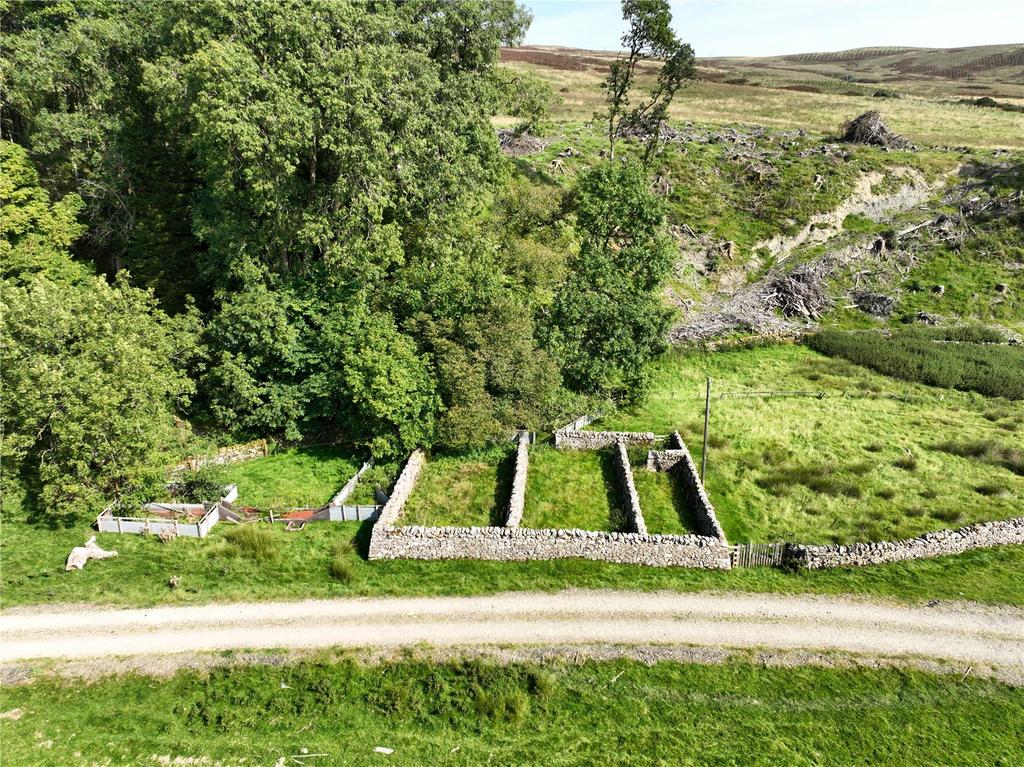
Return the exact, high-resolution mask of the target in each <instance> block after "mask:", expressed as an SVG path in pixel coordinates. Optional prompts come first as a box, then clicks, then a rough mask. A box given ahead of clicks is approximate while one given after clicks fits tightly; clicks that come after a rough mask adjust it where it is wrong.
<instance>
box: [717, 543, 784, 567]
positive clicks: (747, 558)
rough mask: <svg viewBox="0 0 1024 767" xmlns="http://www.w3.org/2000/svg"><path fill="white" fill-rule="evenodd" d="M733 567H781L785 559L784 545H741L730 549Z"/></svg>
mask: <svg viewBox="0 0 1024 767" xmlns="http://www.w3.org/2000/svg"><path fill="white" fill-rule="evenodd" d="M729 556H730V558H731V560H732V566H733V567H781V566H782V563H783V561H784V559H785V557H786V544H785V543H743V544H740V545H738V546H733V547H731V550H730V552H729Z"/></svg>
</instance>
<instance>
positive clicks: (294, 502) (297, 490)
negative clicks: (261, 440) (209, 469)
mask: <svg viewBox="0 0 1024 767" xmlns="http://www.w3.org/2000/svg"><path fill="white" fill-rule="evenodd" d="M359 466H360V461H359V459H358V458H355V457H353V456H352V454H351V453H350V452H347V451H346V450H344V449H342V448H337V447H331V446H318V447H300V448H287V449H279V450H277V451H276V452H274V453H273V454H272V455H269V456H267V457H266V458H257V459H256V460H254V461H246V462H245V463H239V464H233V465H230V466H227V467H225V471H224V475H225V480H226V481H227V482H234V483H236V484H237V485H238V501H237V502H236V503H238V504H242V505H245V506H255V507H256V508H259V509H264V510H266V509H281V508H288V507H320V506H323V505H324V504H326V503H327V502H328V501H330V500H331V498H332V497H333V496H334V494H335V493H337V492H338V491H339V490H341V488H342V486H343V485H344V484H345V483H346V482H348V480H349V479H350V478H351V477H352V475H353V474H355V473H356V471H357V470H358V469H359Z"/></svg>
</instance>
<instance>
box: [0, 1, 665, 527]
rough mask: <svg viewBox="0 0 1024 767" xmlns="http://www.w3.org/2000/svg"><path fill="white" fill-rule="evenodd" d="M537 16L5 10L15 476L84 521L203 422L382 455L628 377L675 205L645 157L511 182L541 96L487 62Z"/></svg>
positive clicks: (464, 441) (481, 437)
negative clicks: (653, 188) (507, 154)
mask: <svg viewBox="0 0 1024 767" xmlns="http://www.w3.org/2000/svg"><path fill="white" fill-rule="evenodd" d="M528 23H529V14H528V13H527V12H526V11H525V10H524V9H523V8H521V7H520V6H517V5H516V4H515V3H514V2H512V0H457V1H452V0H404V1H402V2H399V0H381V1H380V2H374V3H372V4H367V3H364V2H356V1H355V0H352V1H349V0H314V1H313V2H308V1H307V2H297V1H296V2H280V3H250V2H241V1H240V0H189V1H188V2H186V0H168V1H167V2H162V3H151V2H145V1H144V0H125V1H124V2H112V1H111V0H83V1H82V2H76V3H67V2H41V3H28V2H14V3H11V4H10V5H9V6H8V7H7V8H6V9H5V12H4V13H3V14H2V16H0V24H2V32H3V35H4V39H5V61H4V63H3V70H2V83H0V85H2V89H3V97H4V108H3V110H0V136H2V139H3V141H0V148H2V152H3V154H2V157H0V159H2V162H3V168H2V173H0V184H2V187H0V191H3V198H4V206H5V207H4V219H5V224H4V226H5V228H4V231H3V238H2V239H0V247H2V248H3V252H2V255H3V256H4V258H3V261H4V266H3V269H4V271H3V280H4V281H3V284H2V289H3V291H4V301H5V304H6V305H7V307H8V311H7V312H6V313H5V318H4V324H3V334H4V337H3V343H4V361H5V365H4V367H5V372H4V376H5V378H4V386H5V395H6V396H5V410H4V419H5V429H6V431H7V434H10V435H14V436H13V437H12V438H11V439H10V440H5V453H4V461H5V464H4V466H5V469H9V470H10V471H11V472H13V474H15V475H17V476H18V477H21V478H22V479H21V480H19V481H22V482H23V483H24V484H25V485H26V486H28V485H29V484H31V483H32V482H35V485H33V487H35V488H36V490H35V491H34V492H36V494H37V497H38V498H40V499H42V500H43V502H44V503H45V504H47V505H50V506H51V507H53V508H54V509H57V510H59V513H61V514H63V513H73V511H74V510H75V509H77V510H79V511H81V512H82V513H85V512H86V511H88V512H90V513H92V512H94V511H96V508H95V506H96V504H98V503H99V502H100V500H101V499H102V498H106V499H109V498H112V497H117V496H126V495H130V494H131V493H143V492H144V488H145V487H148V486H152V482H153V481H155V480H154V477H156V476H157V474H159V471H158V469H159V467H161V466H164V465H166V463H167V454H168V451H171V452H173V449H177V448H175V447H174V446H175V445H179V444H180V440H181V439H182V438H183V437H182V435H184V434H186V433H187V429H186V428H185V427H184V426H183V424H186V423H190V424H195V425H197V426H201V427H202V428H203V429H204V430H206V431H212V432H214V433H217V434H223V435H225V438H226V437H227V435H230V436H231V437H232V438H234V437H237V438H248V437H253V436H255V437H275V438H279V439H283V440H294V441H301V440H311V439H315V440H319V441H338V442H347V443H350V444H353V445H358V446H362V447H363V448H365V449H367V450H368V451H370V452H372V454H374V455H376V456H382V457H383V456H394V455H400V454H403V453H405V452H407V451H408V450H410V449H411V448H413V447H415V446H430V445H439V446H443V447H451V448H468V447H474V446H478V445H481V444H483V443H485V442H488V441H491V440H495V439H504V438H506V437H507V436H508V435H509V434H510V433H511V432H512V430H514V429H516V428H520V427H523V426H530V427H533V428H542V427H545V426H551V425H553V424H554V423H555V421H556V420H557V419H559V418H563V417H565V414H566V413H568V412H570V411H572V410H575V409H577V408H579V407H582V404H581V403H582V402H583V400H581V398H586V397H590V396H593V395H601V396H604V395H607V394H613V395H615V396H632V395H631V392H632V390H633V389H634V387H637V386H639V385H640V384H642V380H643V374H642V372H640V371H639V370H637V369H636V366H637V365H642V364H643V362H644V361H645V360H646V359H649V357H650V356H651V354H653V353H654V352H655V351H656V349H657V348H659V347H658V343H657V341H656V336H657V334H658V333H659V332H660V331H659V329H660V328H662V327H663V324H664V312H663V311H662V310H661V309H660V307H659V306H658V303H657V300H656V299H655V298H654V291H655V288H656V283H657V282H658V281H659V280H660V279H661V277H662V276H663V272H664V270H663V266H662V264H663V261H664V247H663V246H664V243H663V242H662V241H661V239H659V238H660V235H659V234H658V232H659V231H660V227H661V224H662V220H663V214H662V212H661V208H660V206H659V205H658V202H657V200H656V199H654V198H653V197H651V195H650V194H649V191H645V189H646V187H645V185H646V184H647V183H648V182H647V181H646V176H645V174H644V172H643V171H642V170H640V169H639V168H637V167H635V166H633V165H628V166H621V167H620V166H614V167H612V166H611V165H609V166H607V167H601V168H599V169H597V170H596V171H594V173H593V174H592V175H591V176H588V177H587V178H586V179H583V180H581V182H580V189H579V191H578V192H577V193H576V194H574V195H568V196H566V195H565V194H564V193H563V190H562V189H561V188H560V187H558V186H557V185H554V184H547V185H538V184H536V183H533V182H524V180H523V179H522V178H513V176H514V174H513V172H512V171H513V169H512V165H511V163H510V162H509V161H508V160H506V159H504V158H503V157H502V156H501V154H500V152H499V150H498V143H497V140H496V135H495V130H494V128H493V126H492V123H491V118H492V116H493V115H494V114H495V113H496V112H497V111H498V110H499V109H501V110H505V111H506V112H509V113H512V114H514V115H517V116H518V117H519V118H520V119H521V120H522V121H523V125H522V127H523V129H534V130H536V129H538V126H540V125H541V124H542V123H543V121H544V120H545V119H546V109H545V108H546V105H547V103H548V101H549V99H550V97H551V94H550V88H548V87H547V86H544V85H542V84H541V83H540V82H539V81H536V79H535V78H529V77H526V76H523V75H519V74H516V73H511V74H510V72H508V71H499V70H498V67H497V62H498V49H499V46H500V45H502V44H514V43H517V42H519V41H520V40H521V39H522V36H523V34H524V32H525V29H526V27H527V25H528ZM648 205H653V207H648ZM574 222H575V223H574ZM609 222H618V225H619V226H618V228H613V229H609V228H608V224H609ZM623 334H625V335H623ZM588 357H592V358H594V359H589V360H588ZM597 357H600V359H597ZM36 379H38V380H39V381H40V385H39V386H38V387H36V389H35V390H33V384H32V382H33V381H34V380H36ZM13 395H17V396H16V397H15V396H13ZM15 399H17V400H18V401H14V400H15ZM62 403H69V405H68V406H65V405H63V404H62ZM176 419H178V420H176ZM104 429H105V431H104ZM8 448H9V449H8ZM5 473H7V472H6V471H5ZM33 477H34V479H33Z"/></svg>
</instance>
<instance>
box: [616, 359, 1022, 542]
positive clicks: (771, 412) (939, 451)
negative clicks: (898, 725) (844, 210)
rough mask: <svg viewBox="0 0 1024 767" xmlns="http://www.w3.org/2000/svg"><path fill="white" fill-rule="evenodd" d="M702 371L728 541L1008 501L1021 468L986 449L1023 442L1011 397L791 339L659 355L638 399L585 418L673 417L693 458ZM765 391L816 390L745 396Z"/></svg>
mask: <svg viewBox="0 0 1024 767" xmlns="http://www.w3.org/2000/svg"><path fill="white" fill-rule="evenodd" d="M706 376H710V377H711V378H712V379H713V392H714V394H715V400H714V402H713V404H712V417H711V440H710V444H711V449H710V451H709V456H708V476H707V486H708V491H709V493H710V496H711V500H712V503H713V504H714V505H715V509H716V511H717V513H718V517H719V520H720V521H721V523H722V525H723V527H724V528H725V532H726V535H727V536H728V538H729V540H730V541H731V542H745V541H754V542H767V541H775V540H791V541H794V540H799V541H803V542H808V543H811V542H824V543H827V542H852V541H858V540H892V539H895V538H902V537H907V536H912V535H917V534H920V533H921V532H924V531H926V530H931V529H939V528H946V527H956V526H960V525H963V524H967V523H969V522H974V521H980V520H985V519H1000V518H1006V517H1011V516H1016V515H1019V514H1020V512H1021V508H1020V499H1021V498H1024V477H1022V476H1020V475H1019V474H1016V473H1014V471H1013V470H1012V466H1010V465H1001V464H1000V463H999V462H998V461H994V460H987V459H986V458H985V455H988V456H989V457H991V456H992V455H999V454H1002V455H1005V454H1008V453H1012V452H1013V451H1020V450H1022V449H1024V433H1022V431H1021V426H1020V423H1019V421H1017V420H1016V419H1014V417H1013V413H1014V412H1015V411H1017V412H1019V403H1014V402H1011V401H1009V400H1002V399H997V398H988V397H983V396H981V395H978V394H972V393H963V392H952V391H948V390H943V389H936V388H932V387H928V386H924V385H921V384H914V383H908V382H902V381H896V380H893V379H891V378H887V377H885V376H881V375H878V374H876V373H872V372H871V371H869V370H867V369H866V368H862V367H859V366H857V365H854V364H852V363H849V362H846V361H845V360H841V359H839V360H836V359H830V358H828V357H824V356H823V355H819V354H818V353H816V352H813V351H811V350H809V349H806V348H804V347H800V346H776V347H765V348H758V349H750V350H741V351H719V352H714V353H711V354H707V353H689V354H687V353H682V352H675V353H670V354H668V355H666V356H665V357H664V358H662V359H661V360H660V361H659V362H658V363H657V365H656V373H655V382H654V386H653V389H652V391H651V394H650V396H649V397H648V399H647V400H646V402H645V403H644V404H642V405H640V406H638V407H636V408H633V409H630V410H626V411H621V412H616V413H613V414H611V415H609V416H608V417H606V418H605V419H603V420H602V421H600V422H598V424H596V426H598V427H605V428H613V429H616V428H621V429H629V430H638V431H639V430H653V431H655V432H656V433H661V434H664V433H667V432H668V431H670V430H671V429H674V428H678V429H679V430H680V431H681V432H682V434H683V437H684V438H685V439H687V441H688V444H689V445H690V448H691V451H692V452H693V453H694V456H695V459H696V460H698V461H699V460H700V449H701V441H700V434H701V429H702V417H703V407H704V401H703V399H704V398H703V389H704V379H705V377H706ZM765 390H770V391H775V392H805V393H811V394H812V395H815V396H771V397H765V396H758V395H754V394H752V393H753V392H758V391H765ZM817 395H820V398H819V396H817ZM950 441H952V442H954V443H981V444H982V445H990V446H991V447H992V450H989V451H984V450H982V451H977V452H980V453H982V454H984V455H979V456H972V455H956V454H953V453H950V452H947V451H946V450H944V449H943V447H944V446H945V443H947V442H950ZM961 452H964V451H961ZM967 452H970V451H967Z"/></svg>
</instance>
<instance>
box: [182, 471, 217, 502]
mask: <svg viewBox="0 0 1024 767" xmlns="http://www.w3.org/2000/svg"><path fill="white" fill-rule="evenodd" d="M225 484H226V480H225V473H224V469H222V468H220V467H219V466H206V467H204V468H202V469H198V470H189V471H183V472H181V473H180V474H179V475H178V476H177V477H176V478H175V480H174V486H173V488H172V491H173V493H174V496H175V498H178V499H180V500H182V501H184V502H185V503H203V502H205V501H216V500H218V499H219V498H220V497H221V495H222V493H223V491H224V485H225Z"/></svg>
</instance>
